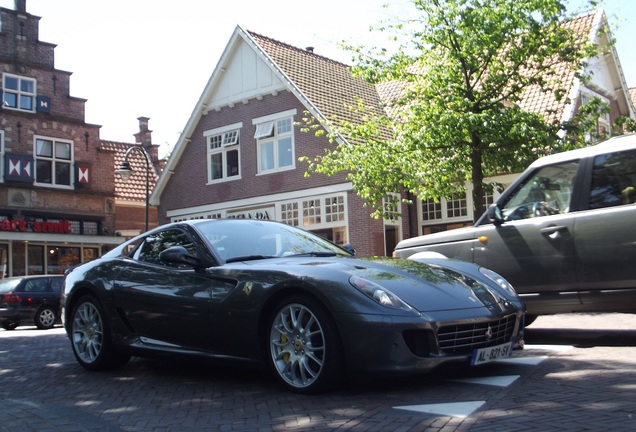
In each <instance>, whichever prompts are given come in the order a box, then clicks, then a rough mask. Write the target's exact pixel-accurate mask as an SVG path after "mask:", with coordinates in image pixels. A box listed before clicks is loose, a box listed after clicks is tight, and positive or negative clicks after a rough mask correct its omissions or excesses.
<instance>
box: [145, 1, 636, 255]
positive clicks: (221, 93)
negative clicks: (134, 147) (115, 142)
mask: <svg viewBox="0 0 636 432" xmlns="http://www.w3.org/2000/svg"><path fill="white" fill-rule="evenodd" d="M604 24H605V25H606V24H607V21H606V18H605V15H604V14H603V12H602V11H601V12H599V13H596V14H592V15H588V16H585V17H581V18H579V19H577V20H574V21H573V23H572V25H575V26H577V28H578V29H579V31H581V32H584V34H589V35H590V37H593V38H594V39H593V40H596V41H597V43H598V44H599V45H600V46H604V47H606V46H607V45H608V40H609V39H608V38H609V37H610V35H608V34H604V33H602V32H601V31H600V30H601V28H602V26H603V25H604ZM589 67H590V68H592V69H591V70H593V72H594V74H593V79H592V81H591V82H590V83H588V84H587V85H583V83H582V82H581V81H579V80H578V79H577V78H576V77H575V75H574V74H573V73H572V74H565V73H564V79H565V80H566V82H567V83H568V85H569V88H570V89H571V92H570V98H569V99H568V100H567V101H566V102H563V103H558V102H557V101H555V100H554V98H553V97H552V96H551V95H546V94H544V93H541V92H539V91H538V90H536V89H529V90H528V92H527V95H526V97H525V99H524V101H523V106H524V108H525V109H527V110H533V111H536V112H541V113H544V112H547V109H551V110H552V111H553V112H554V114H553V115H557V116H559V118H561V119H563V120H565V119H567V118H570V117H571V116H572V115H573V114H574V113H575V112H576V109H577V108H578V106H580V104H581V103H584V102H585V98H587V97H589V96H599V97H601V98H602V99H603V100H605V101H607V102H608V103H609V104H610V106H611V108H612V111H611V114H610V115H609V116H607V118H605V117H604V118H599V127H604V128H606V129H605V130H607V131H610V128H609V125H610V124H611V122H613V121H614V120H615V119H616V118H617V117H618V116H627V117H630V118H632V119H633V118H635V116H634V108H633V105H632V103H631V100H630V99H629V95H628V91H627V86H626V84H625V79H624V76H623V74H622V71H621V69H620V62H619V60H618V57H617V55H616V52H615V50H613V49H610V50H609V51H608V54H607V55H603V56H599V58H596V59H591V61H590V64H589ZM390 91H391V89H387V88H386V87H384V88H380V89H376V88H375V87H373V86H371V85H369V84H367V83H365V82H363V81H361V80H360V79H358V78H354V77H352V76H351V75H350V74H349V73H348V71H347V66H346V65H344V64H342V63H339V62H335V61H333V60H330V59H328V58H325V57H322V56H320V55H318V54H316V53H314V52H313V50H311V49H300V48H296V47H293V46H290V45H288V44H285V43H283V42H279V41H276V40H273V39H271V38H268V37H265V36H262V35H259V34H256V33H252V32H248V31H245V30H243V29H242V28H240V27H237V28H236V29H235V31H234V33H233V34H232V36H231V38H230V40H229V42H228V44H227V46H226V48H225V50H224V52H223V54H222V56H221V58H220V60H219V62H218V64H217V66H216V68H215V69H214V71H213V73H212V75H211V77H210V79H209V81H208V83H207V85H206V87H205V89H204V90H203V93H202V94H201V97H200V99H199V101H198V103H197V104H196V106H195V107H194V110H193V112H192V115H191V117H190V119H189V120H188V122H187V124H186V126H185V129H184V132H183V134H182V136H181V139H180V140H179V141H178V142H177V145H176V147H175V149H174V151H173V153H172V155H171V157H170V160H169V161H168V164H167V166H166V169H165V170H164V172H163V174H162V175H161V176H160V178H159V180H158V182H157V187H156V189H155V191H154V192H153V196H152V199H151V203H152V204H154V205H158V207H159V222H160V223H166V222H171V221H179V220H185V219H195V218H222V217H245V218H266V219H274V220H278V221H282V222H285V223H288V224H291V225H298V226H301V227H303V228H305V229H308V230H310V231H314V232H316V233H319V234H321V235H323V236H325V237H327V238H329V239H331V240H333V241H335V242H340V243H342V242H349V243H352V244H353V245H354V246H355V247H356V249H357V251H358V254H359V255H361V256H368V255H390V254H391V251H392V249H393V246H394V245H395V243H396V242H397V241H399V240H401V239H402V238H406V237H412V236H416V235H420V234H424V233H428V232H434V231H441V230H446V229H452V228H455V227H460V226H464V225H469V224H472V220H473V215H472V211H471V209H472V202H471V198H470V196H471V191H470V189H469V190H468V191H467V194H466V196H463V197H455V198H454V199H453V200H446V199H442V200H441V201H440V202H438V203H435V202H433V201H430V202H426V201H425V202H421V201H418V202H417V204H416V205H413V206H405V205H403V206H402V209H401V217H400V218H399V219H398V220H397V221H396V222H391V221H383V220H376V219H373V218H371V217H370V216H369V213H370V211H369V209H368V208H366V207H365V206H364V202H363V201H362V200H361V198H360V197H359V196H358V195H357V194H356V193H355V192H354V191H353V190H352V186H351V184H350V183H349V182H348V181H347V180H346V177H345V175H344V174H338V175H335V176H333V177H325V176H320V175H312V176H311V177H305V175H304V174H305V170H306V166H304V165H303V164H302V163H300V162H299V161H298V157H299V156H309V157H310V158H312V157H313V156H315V155H318V154H322V153H323V152H324V151H325V149H329V148H332V144H330V143H329V142H328V141H327V139H326V138H322V137H316V136H314V135H313V134H311V133H303V132H301V131H300V126H299V125H298V124H299V123H302V118H303V117H305V115H306V114H305V113H306V112H309V113H311V114H312V115H313V116H314V117H315V118H317V119H319V120H321V121H322V120H324V119H332V118H334V117H340V118H342V117H345V116H347V117H348V119H349V120H351V118H350V116H352V115H353V113H352V111H351V110H349V108H348V107H349V106H352V105H356V104H357V102H356V98H361V99H362V100H363V101H364V104H365V105H366V106H375V107H377V109H378V110H379V109H381V108H380V106H381V104H380V102H381V97H382V96H383V95H384V94H385V92H389V93H390ZM354 120H355V119H354ZM322 124H323V125H326V123H324V122H323V123H322ZM325 127H326V126H325ZM514 177H515V175H514V174H508V175H503V176H501V177H500V178H498V179H497V181H499V182H501V183H503V184H509V183H510V182H511V181H512V180H513V179H514ZM487 198H488V199H489V200H490V201H492V200H493V198H494V197H492V196H491V197H487Z"/></svg>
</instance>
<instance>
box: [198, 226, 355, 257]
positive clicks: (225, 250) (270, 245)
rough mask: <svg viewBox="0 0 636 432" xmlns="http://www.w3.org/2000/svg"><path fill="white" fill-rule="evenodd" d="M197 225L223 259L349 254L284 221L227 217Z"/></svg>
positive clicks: (325, 240)
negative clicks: (246, 219)
mask: <svg viewBox="0 0 636 432" xmlns="http://www.w3.org/2000/svg"><path fill="white" fill-rule="evenodd" d="M239 224H240V225H239ZM197 229H199V230H200V231H201V233H202V235H203V237H205V238H206V239H207V240H208V241H209V242H210V244H211V246H212V247H213V249H214V250H215V251H216V253H217V254H218V256H219V257H220V258H222V259H223V260H224V261H225V262H226V263H230V262H236V261H249V260H258V259H268V258H280V257H292V256H298V257H300V256H320V257H327V256H338V255H340V256H351V254H350V253H349V252H347V251H346V250H344V249H342V248H340V247H339V246H337V245H335V244H333V243H331V242H330V241H328V240H327V239H324V238H322V237H319V236H317V235H314V234H312V233H309V232H306V231H303V230H300V229H298V228H294V227H292V226H289V225H285V224H272V223H263V222H260V221H257V220H255V221H249V222H248V223H246V221H245V220H233V219H227V220H215V221H210V222H209V223H204V224H198V225H197Z"/></svg>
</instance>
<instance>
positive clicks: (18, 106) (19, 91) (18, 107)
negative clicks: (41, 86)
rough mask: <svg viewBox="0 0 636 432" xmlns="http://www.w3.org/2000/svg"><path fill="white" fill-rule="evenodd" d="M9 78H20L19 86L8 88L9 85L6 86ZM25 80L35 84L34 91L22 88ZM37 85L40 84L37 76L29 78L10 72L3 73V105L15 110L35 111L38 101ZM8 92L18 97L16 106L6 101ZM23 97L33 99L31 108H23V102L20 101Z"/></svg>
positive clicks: (5, 107)
mask: <svg viewBox="0 0 636 432" xmlns="http://www.w3.org/2000/svg"><path fill="white" fill-rule="evenodd" d="M7 78H14V79H16V80H18V88H17V89H7V86H6V80H7ZM24 81H28V82H30V83H32V84H33V92H29V91H26V90H22V82H24ZM37 86H38V82H37V80H36V79H35V78H29V77H25V76H20V75H13V74H8V73H5V74H3V75H2V107H3V108H4V109H10V110H15V111H24V112H35V106H36V102H37V101H36V95H37ZM7 94H11V95H14V96H15V97H16V106H11V105H8V104H7V103H6V101H5V97H6V95H7ZM22 98H28V99H29V100H30V101H31V108H30V109H25V108H21V106H22V104H21V103H20V101H21V99H22Z"/></svg>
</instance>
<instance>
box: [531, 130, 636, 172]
mask: <svg viewBox="0 0 636 432" xmlns="http://www.w3.org/2000/svg"><path fill="white" fill-rule="evenodd" d="M634 149H636V134H629V135H621V136H617V137H613V138H610V139H608V140H606V141H603V142H600V143H598V144H596V145H592V146H589V147H584V148H580V149H576V150H570V151H566V152H562V153H556V154H553V155H549V156H544V157H542V158H539V159H537V160H536V161H534V162H533V163H532V164H530V167H529V168H535V167H538V166H543V165H551V164H554V163H558V162H565V161H568V160H574V159H582V158H587V157H591V156H597V155H601V154H606V153H611V152H615V151H621V150H634Z"/></svg>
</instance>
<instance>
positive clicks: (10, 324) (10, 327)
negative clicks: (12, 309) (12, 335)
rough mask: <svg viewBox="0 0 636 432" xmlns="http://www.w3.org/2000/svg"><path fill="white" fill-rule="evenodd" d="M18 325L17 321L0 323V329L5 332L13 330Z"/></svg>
mask: <svg viewBox="0 0 636 432" xmlns="http://www.w3.org/2000/svg"><path fill="white" fill-rule="evenodd" d="M18 324H19V323H18V322H17V321H2V328H3V329H5V330H15V329H16V327H17V326H18Z"/></svg>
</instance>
